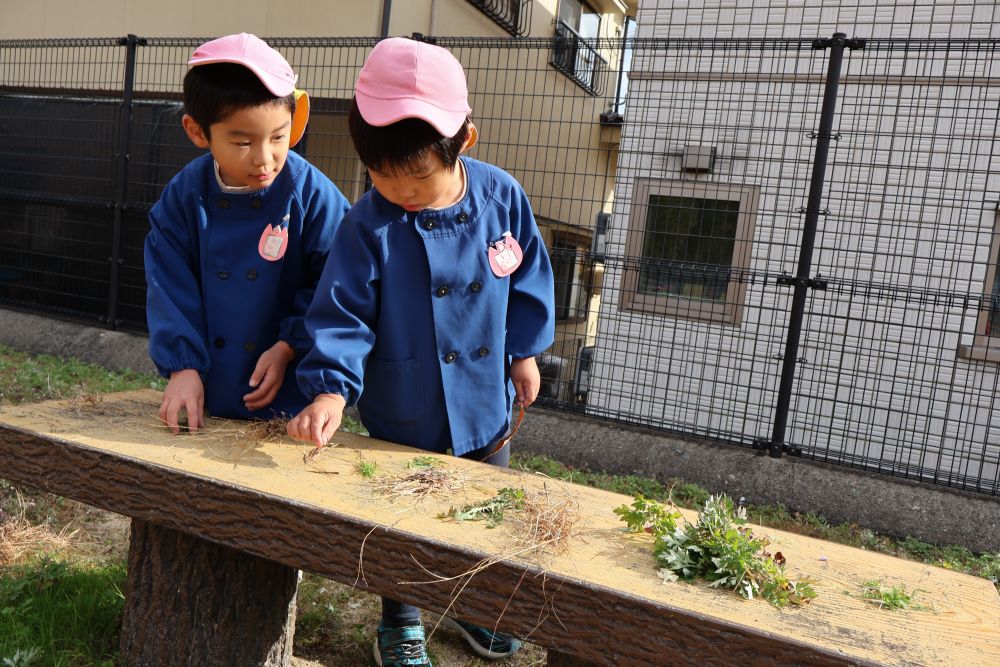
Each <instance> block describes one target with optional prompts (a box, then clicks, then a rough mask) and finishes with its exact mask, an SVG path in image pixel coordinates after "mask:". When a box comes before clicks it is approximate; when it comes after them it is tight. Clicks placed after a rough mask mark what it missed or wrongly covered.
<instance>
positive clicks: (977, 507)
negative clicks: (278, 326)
mask: <svg viewBox="0 0 1000 667" xmlns="http://www.w3.org/2000/svg"><path fill="white" fill-rule="evenodd" d="M0 343H2V344H4V345H8V346H10V347H14V348H17V349H20V350H25V351H28V352H33V353H44V354H51V355H55V356H62V357H75V358H78V359H83V360H85V361H90V362H94V363H98V364H101V365H103V366H106V367H107V368H111V369H115V370H121V369H125V368H131V369H133V370H137V371H149V372H155V369H154V368H153V365H152V363H151V362H150V360H149V357H148V356H147V353H146V346H147V340H146V338H145V337H144V336H141V335H136V334H130V333H125V332H119V331H109V330H106V329H100V328H97V327H89V326H84V325H81V324H79V323H76V322H72V321H67V320H60V319H54V318H48V317H41V316H39V315H34V314H28V313H23V312H19V311H15V310H9V309H0ZM513 445H514V446H515V447H517V448H518V449H519V450H520V451H522V452H532V453H538V454H547V455H549V456H551V457H552V458H555V459H557V460H559V461H561V462H563V463H566V464H568V465H572V466H574V467H586V468H589V469H591V470H601V471H605V472H608V473H613V474H628V475H640V476H644V477H652V478H656V479H659V480H661V481H662V480H666V479H668V478H680V479H683V480H685V481H688V482H694V483H697V484H700V485H701V486H703V487H705V488H707V489H708V490H709V491H711V492H713V493H719V492H725V493H728V494H729V495H730V496H732V497H734V498H744V499H745V502H747V503H753V504H764V503H781V504H783V505H785V506H786V507H788V508H789V509H793V510H796V511H800V512H812V513H815V514H818V515H821V516H823V517H825V518H826V519H828V520H829V521H832V522H838V523H839V522H852V523H857V524H858V525H861V526H864V527H867V528H871V529H873V530H876V531H879V532H883V533H887V534H891V535H896V536H899V537H904V536H912V537H915V538H918V539H921V540H924V541H927V542H932V543H936V544H958V545H962V546H965V547H967V548H969V549H971V550H973V551H977V552H987V551H993V552H995V551H1000V498H996V497H992V496H986V495H982V494H974V493H966V492H960V491H954V490H950V489H947V488H944V487H938V486H932V485H929V484H920V483H915V482H910V481H907V480H902V479H898V478H893V477H887V476H882V475H876V474H873V473H866V472H862V471H859V470H856V469H852V468H846V467H840V466H833V465H828V464H822V463H816V462H812V461H808V460H803V459H798V458H795V457H791V456H785V457H782V458H780V459H772V458H770V457H768V456H766V455H760V454H758V453H757V452H754V451H751V450H749V449H746V448H743V447H736V446H730V445H725V444H719V443H716V442H712V441H706V440H700V439H695V438H685V437H677V436H673V435H669V434H664V433H662V432H657V431H655V430H651V429H643V428H637V427H631V426H622V425H619V424H613V423H609V422H604V421H600V420H596V419H593V418H588V417H583V416H580V415H576V414H568V413H562V412H556V411H551V410H543V409H535V408H533V409H532V410H531V412H530V414H529V417H528V418H526V419H525V420H524V423H523V425H522V427H521V429H520V431H519V432H518V434H517V437H516V439H515V440H514V442H513Z"/></svg>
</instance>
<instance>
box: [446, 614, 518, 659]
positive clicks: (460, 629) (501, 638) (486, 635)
mask: <svg viewBox="0 0 1000 667" xmlns="http://www.w3.org/2000/svg"><path fill="white" fill-rule="evenodd" d="M441 624H442V625H443V626H444V627H446V628H450V629H452V630H454V631H455V632H457V633H458V634H460V635H462V638H463V639H465V641H466V642H468V644H469V646H471V647H472V650H473V651H475V652H476V654H478V655H479V656H480V657H483V658H486V659H487V660H500V659H502V658H509V657H510V656H512V655H514V654H515V653H517V652H518V651H520V650H521V640H520V639H517V638H516V637H514V636H512V635H508V634H506V633H504V632H493V631H492V630H490V629H488V628H483V627H480V626H478V625H473V624H472V623H466V622H465V621H460V620H458V619H457V618H452V617H451V616H445V617H444V619H442V621H441Z"/></svg>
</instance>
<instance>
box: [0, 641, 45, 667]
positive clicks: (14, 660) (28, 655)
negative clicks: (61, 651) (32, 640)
mask: <svg viewBox="0 0 1000 667" xmlns="http://www.w3.org/2000/svg"><path fill="white" fill-rule="evenodd" d="M39 657H40V655H39V652H38V647H37V646H32V647H31V648H29V649H18V650H17V651H15V652H14V655H12V656H10V657H8V658H4V659H3V660H2V661H0V664H2V665H3V667H30V666H31V665H34V664H35V662H36V661H37V660H38V658H39Z"/></svg>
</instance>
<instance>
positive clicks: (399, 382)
mask: <svg viewBox="0 0 1000 667" xmlns="http://www.w3.org/2000/svg"><path fill="white" fill-rule="evenodd" d="M462 160H463V163H464V165H465V170H466V174H467V188H466V195H465V197H464V198H463V199H462V200H461V201H460V202H459V203H457V204H455V205H454V206H451V207H449V208H446V209H425V210H423V211H419V212H408V211H406V210H404V209H403V208H401V207H399V206H396V205H395V204H392V203H391V202H389V201H388V200H386V199H385V198H384V197H382V195H380V194H379V193H378V191H377V190H371V191H369V192H368V193H366V194H365V195H364V196H363V197H362V198H361V199H360V200H359V201H358V202H357V203H356V204H355V205H354V207H353V208H352V209H351V211H350V212H349V213H348V214H347V216H346V217H345V218H344V221H343V223H342V224H341V226H340V228H339V229H338V230H337V233H336V235H335V238H334V241H333V249H332V251H331V253H330V258H329V260H328V262H327V266H326V269H325V270H324V272H323V275H322V277H321V278H320V282H319V286H318V287H317V289H316V296H315V298H314V299H313V303H312V305H311V306H310V308H309V312H308V314H307V316H306V327H307V329H308V330H309V333H310V335H311V336H312V337H313V339H314V341H315V345H314V347H313V349H312V351H311V352H309V354H308V355H307V356H306V358H305V359H304V360H303V361H302V363H301V364H300V366H299V370H298V377H299V385H300V386H301V388H302V391H303V392H304V393H305V394H306V396H309V397H315V396H316V395H318V394H321V393H335V394H342V395H343V396H345V397H346V399H347V402H348V404H349V405H352V404H355V403H356V404H357V405H358V410H359V412H360V414H361V419H362V422H363V423H364V425H365V427H366V428H367V429H368V431H369V432H370V433H371V434H372V436H374V437H377V438H381V439H384V440H390V441H393V442H399V443H403V444H408V445H411V446H414V447H419V448H421V449H426V450H432V451H444V450H445V449H447V448H448V447H451V448H452V449H453V452H454V454H455V455H462V454H465V453H467V452H470V451H473V450H476V449H479V448H481V447H485V446H487V445H490V444H491V443H494V442H496V441H497V440H499V439H500V438H501V437H502V436H503V435H504V433H505V431H506V430H507V428H508V426H509V423H510V414H511V406H512V402H513V397H514V389H513V384H512V383H511V381H510V360H511V358H525V357H530V356H533V355H536V354H539V353H541V352H543V351H544V350H545V349H547V348H548V347H549V346H550V345H551V344H552V341H553V338H554V335H555V318H554V303H553V302H554V294H553V278H552V266H551V264H550V262H549V257H548V253H547V252H546V250H545V245H544V243H543V242H542V238H541V236H540V234H539V232H538V228H537V226H536V225H535V219H534V216H533V214H532V212H531V207H530V205H529V203H528V199H527V196H526V195H525V193H524V190H523V189H522V188H521V186H520V185H519V184H518V183H517V181H515V180H514V178H513V177H511V176H510V175H509V174H507V173H506V172H504V171H503V170H501V169H499V168H497V167H494V166H492V165H488V164H486V163H483V162H478V161H476V160H472V159H469V158H462ZM508 232H509V233H510V234H511V236H512V237H513V238H514V239H516V240H517V242H518V244H519V245H520V246H521V248H522V250H523V259H522V262H521V264H520V266H519V267H518V268H517V269H516V270H515V271H514V272H513V273H512V274H511V275H509V276H505V277H498V276H496V275H495V274H494V273H493V272H492V271H491V269H490V264H489V255H488V249H489V247H490V245H491V244H494V243H495V242H496V241H499V240H502V239H503V238H504V235H505V234H506V233H508Z"/></svg>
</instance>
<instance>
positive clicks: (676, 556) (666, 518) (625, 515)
mask: <svg viewBox="0 0 1000 667" xmlns="http://www.w3.org/2000/svg"><path fill="white" fill-rule="evenodd" d="M614 511H615V514H617V515H618V516H619V518H621V520H622V521H624V522H625V523H626V524H627V525H628V527H629V529H630V530H632V531H636V532H637V531H645V532H649V533H652V535H653V537H654V543H653V557H654V558H655V559H656V560H657V561H658V562H659V563H660V565H661V568H660V576H661V577H662V578H663V579H664V580H666V581H677V580H684V581H692V580H695V579H703V580H705V581H708V582H710V583H709V585H710V586H712V587H713V588H724V589H727V590H732V591H735V592H736V593H738V594H739V595H741V596H743V597H745V598H748V599H753V598H755V597H763V598H764V599H765V600H767V601H768V602H770V603H771V604H773V605H775V606H776V607H782V606H785V605H786V604H796V605H797V604H803V603H805V602H808V601H809V600H811V599H812V598H814V597H816V591H815V590H814V589H813V588H812V586H811V585H810V584H809V582H806V581H798V582H796V581H791V580H789V578H788V576H787V575H786V574H785V571H784V562H785V559H784V557H783V556H782V555H781V553H780V552H779V553H776V554H774V555H773V556H772V555H771V554H770V553H768V552H767V550H766V547H767V546H768V540H767V539H766V538H763V537H754V535H753V532H752V531H751V530H750V528H749V526H747V525H746V524H747V518H746V509H745V508H744V507H736V506H735V505H734V504H733V501H732V499H730V498H729V497H728V496H725V495H720V496H711V497H710V498H709V499H708V500H707V501H705V505H704V507H703V508H702V510H701V513H700V514H699V515H698V521H697V522H696V523H693V524H692V523H688V524H686V525H684V526H678V525H677V519H679V518H680V513H679V512H676V511H675V510H668V509H666V508H665V507H663V506H661V505H659V504H658V503H656V502H653V501H649V500H646V499H645V498H643V497H642V496H638V497H636V498H635V500H634V502H633V503H632V505H631V506H628V505H622V506H621V507H618V508H617V509H615V510H614Z"/></svg>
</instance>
